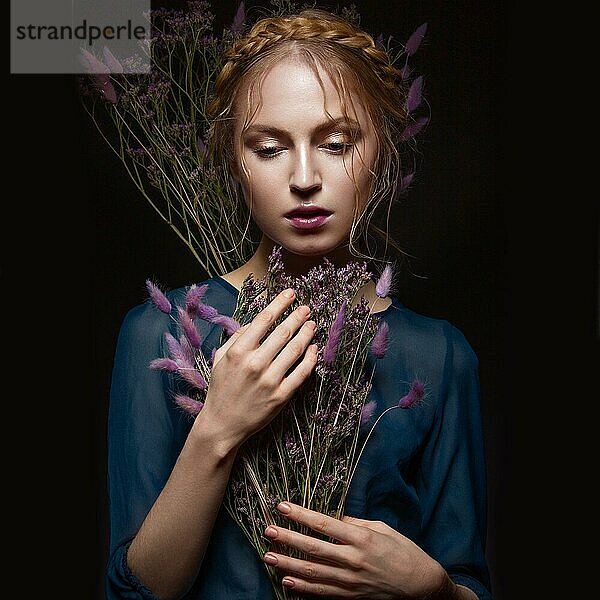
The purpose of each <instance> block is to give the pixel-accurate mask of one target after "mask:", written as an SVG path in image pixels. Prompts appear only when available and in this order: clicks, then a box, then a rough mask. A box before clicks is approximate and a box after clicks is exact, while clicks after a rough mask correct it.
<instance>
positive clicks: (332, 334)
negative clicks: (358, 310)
mask: <svg viewBox="0 0 600 600" xmlns="http://www.w3.org/2000/svg"><path fill="white" fill-rule="evenodd" d="M347 310H348V299H347V298H345V299H344V301H343V302H342V306H341V308H340V310H339V312H338V314H337V316H336V317H335V320H334V321H333V323H332V324H331V328H330V329H329V336H328V338H327V343H326V344H325V348H324V349H323V362H325V364H328V365H330V364H331V363H332V362H333V361H334V360H335V355H336V352H337V349H338V346H339V345H340V340H341V339H342V331H343V330H344V325H345V323H346V313H347Z"/></svg>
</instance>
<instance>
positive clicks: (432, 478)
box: [416, 323, 492, 600]
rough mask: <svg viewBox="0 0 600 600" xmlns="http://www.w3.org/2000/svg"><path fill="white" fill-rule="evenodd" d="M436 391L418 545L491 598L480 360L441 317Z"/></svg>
mask: <svg viewBox="0 0 600 600" xmlns="http://www.w3.org/2000/svg"><path fill="white" fill-rule="evenodd" d="M444 328H445V333H446V336H445V339H446V344H447V348H446V351H445V353H444V355H445V362H444V365H443V376H442V379H441V389H440V397H439V398H438V403H437V406H436V414H435V418H434V421H433V426H432V429H431V431H430V433H429V439H428V441H427V444H426V445H425V448H424V451H423V456H422V461H421V466H420V468H419V471H418V473H417V478H416V490H417V493H418V495H419V498H420V500H421V502H422V509H423V512H422V520H423V521H422V529H421V532H422V539H421V540H420V541H421V547H422V548H423V549H424V550H425V551H426V552H428V553H429V554H430V555H431V556H434V557H435V558H436V560H438V562H440V563H441V564H442V565H443V567H444V568H445V569H446V571H447V572H448V575H449V576H450V578H451V579H452V580H453V581H454V582H455V583H457V584H460V585H464V586H466V587H468V588H470V589H472V590H473V591H474V592H475V593H476V594H477V596H478V597H479V599H480V600H491V598H492V596H491V594H490V591H489V589H490V584H489V573H488V568H487V563H486V560H485V555H484V552H485V537H486V518H487V513H486V472H485V453H484V444H483V432H482V425H481V415H480V390H479V372H478V369H479V364H478V359H477V357H476V355H475V353H474V352H473V350H472V348H471V347H470V345H469V344H468V342H467V341H466V339H465V338H464V336H463V335H462V333H461V332H460V331H458V330H457V329H456V328H454V327H453V326H451V325H450V324H449V323H444Z"/></svg>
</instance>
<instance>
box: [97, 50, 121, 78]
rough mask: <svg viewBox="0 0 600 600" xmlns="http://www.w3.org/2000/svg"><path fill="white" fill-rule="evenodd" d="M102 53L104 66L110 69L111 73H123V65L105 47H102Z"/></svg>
mask: <svg viewBox="0 0 600 600" xmlns="http://www.w3.org/2000/svg"><path fill="white" fill-rule="evenodd" d="M102 53H103V54H104V60H105V62H106V66H107V67H108V68H109V69H110V71H111V73H123V65H122V64H121V63H120V62H119V61H118V60H117V59H116V58H115V57H114V55H113V53H112V52H111V51H110V50H109V49H108V48H107V47H106V46H104V48H103V50H102Z"/></svg>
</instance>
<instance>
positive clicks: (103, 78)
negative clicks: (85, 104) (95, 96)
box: [79, 48, 117, 104]
mask: <svg viewBox="0 0 600 600" xmlns="http://www.w3.org/2000/svg"><path fill="white" fill-rule="evenodd" d="M79 62H80V63H81V65H82V66H83V68H84V69H85V70H86V71H87V72H88V73H89V74H90V77H91V79H92V81H93V83H94V87H95V88H96V89H97V90H98V92H99V93H100V94H101V95H102V96H103V97H104V99H105V100H106V101H107V102H110V103H111V104H116V103H117V92H116V91H115V88H114V87H113V84H112V83H111V81H110V77H109V74H110V69H109V68H108V67H107V66H106V65H105V64H104V63H103V62H102V61H100V60H98V59H97V58H96V57H95V56H94V55H93V54H92V53H91V52H88V51H87V50H86V49H85V48H82V49H81V53H80V54H79Z"/></svg>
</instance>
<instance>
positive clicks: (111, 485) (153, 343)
mask: <svg viewBox="0 0 600 600" xmlns="http://www.w3.org/2000/svg"><path fill="white" fill-rule="evenodd" d="M169 326H170V320H169V317H168V316H167V315H165V314H163V313H160V312H159V311H158V310H156V309H155V308H154V307H153V306H152V305H151V304H150V303H146V304H143V305H140V306H138V307H136V308H134V309H132V310H130V311H129V312H128V313H127V315H126V316H125V318H124V320H123V322H122V325H121V329H120V331H119V336H118V340H117V347H116V352H115V359H114V364H113V373H112V381H111V390H110V405H109V416H108V500H109V520H110V542H109V557H108V564H107V569H106V597H107V599H108V600H142V599H143V600H157V599H156V596H155V595H154V594H153V593H152V591H151V590H149V589H147V588H146V587H144V586H143V585H142V584H141V582H140V581H138V580H137V578H136V577H135V576H134V575H133V573H132V572H131V571H130V570H129V567H128V564H127V549H128V547H129V544H130V543H131V540H132V539H133V537H134V536H135V535H136V533H137V531H138V529H139V527H140V525H141V523H142V522H143V520H144V518H145V517H146V515H147V513H148V511H149V510H150V508H151V506H152V505H153V503H154V501H155V500H156V498H157V496H158V495H159V493H160V491H161V490H162V488H163V487H164V485H165V483H166V481H167V479H168V477H169V475H170V473H171V471H172V469H173V466H174V464H175V461H176V459H177V456H178V455H179V453H180V451H181V448H182V446H183V443H184V441H185V438H186V435H187V432H188V431H189V427H190V424H189V420H188V419H187V418H186V417H185V415H183V414H182V413H181V412H180V411H178V409H177V407H176V405H175V403H174V402H173V400H172V397H171V394H170V388H171V384H172V381H171V377H170V376H169V375H168V374H165V373H164V372H161V371H156V370H152V369H150V368H149V363H150V361H151V360H153V359H155V358H158V357H161V356H164V355H165V354H164V351H163V347H162V340H163V339H164V333H165V331H167V330H168V329H169Z"/></svg>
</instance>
